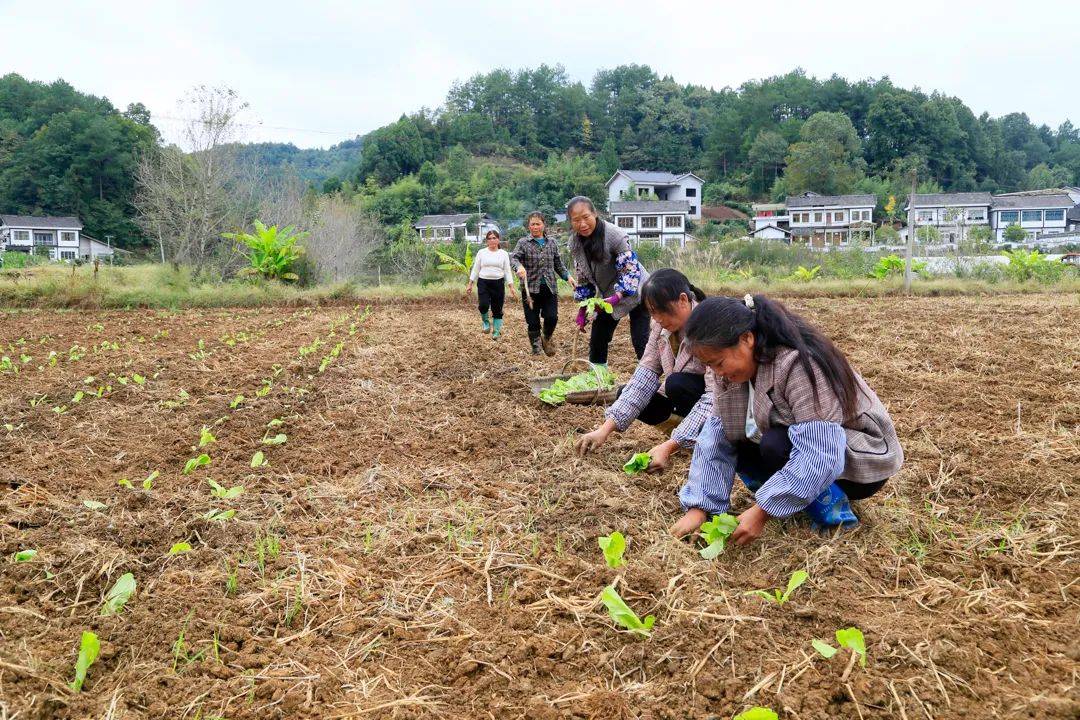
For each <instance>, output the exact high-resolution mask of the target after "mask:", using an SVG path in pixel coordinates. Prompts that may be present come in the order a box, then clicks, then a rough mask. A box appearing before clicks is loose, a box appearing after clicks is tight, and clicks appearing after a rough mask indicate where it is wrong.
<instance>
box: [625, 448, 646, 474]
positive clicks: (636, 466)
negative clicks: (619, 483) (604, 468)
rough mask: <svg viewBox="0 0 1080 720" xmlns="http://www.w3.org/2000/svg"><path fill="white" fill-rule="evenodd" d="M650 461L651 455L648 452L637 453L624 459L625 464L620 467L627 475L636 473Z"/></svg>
mask: <svg viewBox="0 0 1080 720" xmlns="http://www.w3.org/2000/svg"><path fill="white" fill-rule="evenodd" d="M650 462H652V456H650V455H649V453H647V452H643V453H637V454H635V455H634V457H632V458H630V459H629V460H627V461H626V464H625V465H623V466H622V469H623V472H625V473H626V474H627V475H636V474H638V473H639V472H641V471H642V470H644V469H645V468H647V467H649V463H650Z"/></svg>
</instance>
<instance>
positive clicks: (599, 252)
mask: <svg viewBox="0 0 1080 720" xmlns="http://www.w3.org/2000/svg"><path fill="white" fill-rule="evenodd" d="M578 205H584V206H585V207H587V208H588V209H589V212H591V213H592V214H593V215H594V216H595V217H596V227H595V228H593V232H592V235H578V239H579V240H580V241H581V245H582V247H583V248H584V249H585V255H586V257H588V258H589V260H591V261H592V262H594V263H599V262H603V261H604V236H603V235H602V234H601V235H600V237H599V238H597V237H596V235H597V232H596V229H597V228H602V227H603V226H604V221H603V220H602V219H601V218H600V213H598V212H596V206H595V205H593V201H592V200H590V199H589V198H587V197H585V196H584V195H576V196H574V197H572V198H570V201H569V202H567V203H566V217H567V218H569V217H570V213H572V212H573V211H574V208H575V207H577V206H578Z"/></svg>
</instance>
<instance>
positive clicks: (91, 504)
mask: <svg viewBox="0 0 1080 720" xmlns="http://www.w3.org/2000/svg"><path fill="white" fill-rule="evenodd" d="M82 504H83V505H85V506H86V507H88V508H89V509H91V510H104V509H105V508H107V507H108V505H106V504H105V503H103V502H98V501H97V500H83V501H82Z"/></svg>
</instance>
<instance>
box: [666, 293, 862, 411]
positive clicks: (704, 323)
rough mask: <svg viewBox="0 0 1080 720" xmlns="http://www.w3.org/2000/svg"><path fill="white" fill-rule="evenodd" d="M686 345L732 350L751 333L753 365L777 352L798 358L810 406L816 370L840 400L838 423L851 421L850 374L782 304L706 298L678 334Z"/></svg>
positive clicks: (835, 351) (854, 400)
mask: <svg viewBox="0 0 1080 720" xmlns="http://www.w3.org/2000/svg"><path fill="white" fill-rule="evenodd" d="M684 332H685V334H686V338H687V340H689V341H690V344H691V345H701V346H704V347H710V348H727V347H732V346H734V345H735V344H736V343H738V342H739V338H740V337H742V335H743V333H747V332H752V333H754V359H755V360H757V361H758V362H759V363H760V362H769V361H771V360H773V359H775V357H776V353H777V351H778V350H779V349H780V348H782V347H788V348H792V349H794V350H797V351H798V352H799V362H800V363H801V364H802V366H803V369H804V370H805V371H806V375H807V377H808V378H809V379H810V386H811V388H812V389H813V392H814V402H819V400H818V387H817V379H816V377H815V372H814V367H815V366H816V367H817V368H819V369H820V370H821V372H822V374H823V375H824V376H825V380H826V381H827V382H828V383H829V387H830V388H832V391H833V392H834V393H835V394H836V397H837V398H839V400H840V407H841V408H842V409H843V412H844V419H845V420H847V419H850V418H852V417H854V415H855V410H856V407H857V404H858V387H859V386H858V383H857V382H856V380H855V371H854V370H852V369H851V365H850V363H848V361H847V358H846V357H844V354H843V353H842V352H840V350H839V348H837V347H836V345H834V344H833V342H832V340H830V339H829V338H827V337H825V335H824V334H823V333H822V332H821V331H820V330H818V329H817V328H816V327H814V326H813V325H811V324H810V323H809V322H807V321H806V320H804V319H803V318H802V317H800V316H799V315H797V314H796V313H793V312H791V311H790V310H788V309H787V308H786V307H784V305H783V303H781V302H778V301H776V300H770V299H769V298H767V297H765V296H764V295H753V296H750V295H748V296H746V298H745V299H743V300H740V299H738V298H733V297H711V298H708V299H707V300H705V301H703V302H702V303H700V304H699V305H698V306H697V307H696V308H694V312H693V313H692V314H691V315H690V320H688V321H687V323H686V327H685V329H684Z"/></svg>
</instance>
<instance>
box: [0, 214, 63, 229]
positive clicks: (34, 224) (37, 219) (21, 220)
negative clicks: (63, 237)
mask: <svg viewBox="0 0 1080 720" xmlns="http://www.w3.org/2000/svg"><path fill="white" fill-rule="evenodd" d="M0 224H2V225H6V226H8V227H14V228H42V229H45V228H48V229H52V228H63V229H71V230H80V229H82V226H83V224H82V222H80V221H79V218H77V217H72V216H63V217H49V216H37V215H0Z"/></svg>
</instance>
